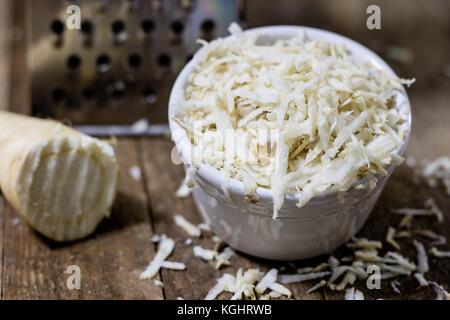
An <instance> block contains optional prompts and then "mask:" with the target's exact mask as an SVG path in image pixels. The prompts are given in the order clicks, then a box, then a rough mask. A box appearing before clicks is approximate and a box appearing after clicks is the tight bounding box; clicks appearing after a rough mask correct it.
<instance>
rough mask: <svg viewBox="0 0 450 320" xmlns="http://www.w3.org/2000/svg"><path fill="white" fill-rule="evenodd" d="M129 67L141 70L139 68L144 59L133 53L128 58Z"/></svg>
mask: <svg viewBox="0 0 450 320" xmlns="http://www.w3.org/2000/svg"><path fill="white" fill-rule="evenodd" d="M128 65H129V66H130V68H132V69H139V67H140V66H141V65H142V58H141V56H140V55H139V54H137V53H132V54H130V55H129V56H128Z"/></svg>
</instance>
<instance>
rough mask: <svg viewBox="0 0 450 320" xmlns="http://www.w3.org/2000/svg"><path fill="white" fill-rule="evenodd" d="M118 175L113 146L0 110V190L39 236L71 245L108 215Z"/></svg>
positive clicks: (56, 125)
mask: <svg viewBox="0 0 450 320" xmlns="http://www.w3.org/2000/svg"><path fill="white" fill-rule="evenodd" d="M118 176H119V165H118V163H117V160H116V157H115V154H114V150H113V148H112V147H111V146H110V145H109V144H107V143H106V142H103V141H100V140H98V139H94V138H92V137H89V136H87V135H85V134H83V133H80V132H78V131H75V130H73V129H71V128H69V127H67V126H64V125H62V124H61V123H59V122H56V121H51V120H41V119H35V118H31V117H26V116H22V115H17V114H13V113H9V112H0V187H1V189H2V191H3V194H4V195H5V197H6V199H7V200H8V201H9V202H10V203H11V205H12V206H13V207H14V208H15V210H16V211H17V212H19V213H20V214H21V215H23V217H24V218H25V219H26V220H27V221H28V222H29V223H30V224H31V225H32V226H33V227H34V228H35V229H36V230H38V231H39V232H40V233H42V234H44V235H45V236H47V237H49V238H51V239H53V240H56V241H71V240H76V239H80V238H83V237H86V236H87V235H89V234H90V233H92V232H93V231H94V230H95V228H96V227H97V225H98V224H99V223H100V221H101V220H102V219H103V218H104V217H105V216H108V215H109V213H110V210H111V206H112V204H113V201H114V197H115V195H116V189H117V182H118Z"/></svg>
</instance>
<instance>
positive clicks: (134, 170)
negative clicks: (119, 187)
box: [128, 166, 142, 181]
mask: <svg viewBox="0 0 450 320" xmlns="http://www.w3.org/2000/svg"><path fill="white" fill-rule="evenodd" d="M128 173H129V174H130V176H131V178H133V180H135V181H141V179H142V173H141V168H139V167H138V166H132V167H131V168H130V170H129V171H128Z"/></svg>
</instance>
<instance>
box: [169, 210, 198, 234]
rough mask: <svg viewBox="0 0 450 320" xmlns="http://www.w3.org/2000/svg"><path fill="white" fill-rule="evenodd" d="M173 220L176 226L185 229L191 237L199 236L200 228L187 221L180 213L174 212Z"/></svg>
mask: <svg viewBox="0 0 450 320" xmlns="http://www.w3.org/2000/svg"><path fill="white" fill-rule="evenodd" d="M173 220H174V221H175V224H176V225H177V226H179V227H180V228H182V229H183V230H184V231H186V232H187V233H188V234H189V235H190V236H191V237H200V236H201V230H200V228H199V227H197V226H196V225H194V224H192V223H190V222H189V221H187V220H186V218H185V217H183V216H182V215H179V214H176V215H175V216H173Z"/></svg>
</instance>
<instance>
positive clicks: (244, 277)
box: [205, 268, 291, 300]
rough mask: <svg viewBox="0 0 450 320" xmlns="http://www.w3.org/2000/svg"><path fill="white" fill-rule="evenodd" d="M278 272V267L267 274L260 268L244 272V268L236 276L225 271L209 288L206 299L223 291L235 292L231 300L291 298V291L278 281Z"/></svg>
mask: <svg viewBox="0 0 450 320" xmlns="http://www.w3.org/2000/svg"><path fill="white" fill-rule="evenodd" d="M277 273H278V271H277V269H271V270H269V271H268V272H267V273H266V274H265V275H264V274H263V273H262V272H260V271H259V269H248V270H247V271H245V273H244V272H243V270H242V268H241V269H239V270H238V272H237V274H236V276H233V275H231V274H229V273H225V274H224V275H223V276H222V277H220V278H219V279H218V280H217V283H216V284H215V285H214V286H213V287H212V288H211V289H210V290H209V292H208V293H207V295H206V297H205V300H213V299H215V298H216V297H218V296H219V295H220V294H221V293H222V292H230V293H233V296H232V297H231V300H240V299H242V298H247V299H251V300H256V299H263V300H264V299H270V298H276V297H280V296H281V295H285V296H287V297H288V298H290V296H291V291H290V290H289V289H288V288H286V287H284V286H283V285H281V284H279V283H277V282H276V279H277ZM267 290H271V291H270V292H269V294H264V292H266V291H267Z"/></svg>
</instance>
